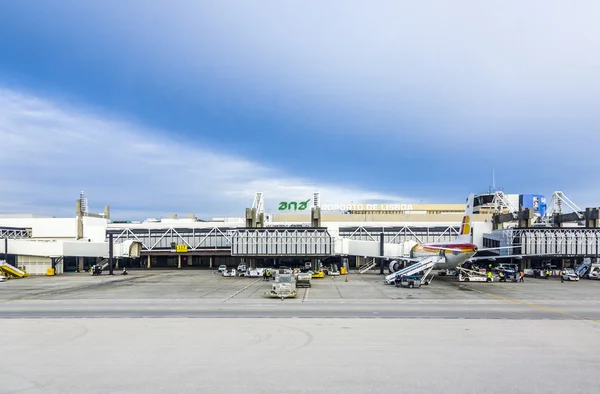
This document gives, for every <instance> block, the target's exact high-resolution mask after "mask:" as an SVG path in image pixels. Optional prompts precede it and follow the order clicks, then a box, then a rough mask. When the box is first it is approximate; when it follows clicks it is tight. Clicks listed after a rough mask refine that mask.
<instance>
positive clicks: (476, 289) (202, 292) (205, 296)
mask: <svg viewBox="0 0 600 394" xmlns="http://www.w3.org/2000/svg"><path fill="white" fill-rule="evenodd" d="M383 278H384V276H383V275H378V274H376V273H366V274H363V275H360V274H354V273H352V274H349V275H342V276H326V277H324V278H314V279H312V287H311V288H299V289H298V295H297V297H296V298H295V299H293V300H289V301H290V302H305V303H306V302H311V301H315V302H316V301H328V300H330V301H333V300H344V301H347V302H352V301H359V300H363V301H377V300H379V301H393V300H419V299H420V300H465V301H468V300H478V299H489V298H490V297H492V298H493V297H496V298H498V299H502V298H504V299H510V300H520V301H527V302H537V303H545V302H559V303H560V302H574V301H578V302H585V301H589V302H596V301H598V300H600V281H595V280H581V281H579V282H565V283H561V282H560V280H559V279H558V278H551V279H547V280H546V279H533V278H526V280H525V282H524V283H511V282H507V283H500V282H494V283H485V282H469V283H464V282H460V283H459V282H457V281H456V278H455V277H440V276H436V277H435V279H434V280H433V282H432V283H431V284H430V285H428V286H422V287H421V288H414V289H409V288H403V287H400V288H397V287H395V286H390V285H384V284H383ZM271 284H272V281H271V282H265V281H263V279H262V278H249V277H223V276H221V275H219V274H217V273H216V272H215V271H200V270H197V271H196V270H195V271H132V272H131V273H130V275H127V276H121V275H114V276H109V275H105V274H103V275H100V276H90V275H89V274H87V273H81V274H65V275H61V276H55V277H46V276H32V277H28V278H24V279H12V280H9V281H7V282H4V283H1V284H0V302H1V301H15V300H25V299H38V300H74V299H97V300H136V299H140V300H152V299H161V300H166V299H173V300H176V299H178V300H212V301H221V302H233V301H235V300H264V299H265V296H264V293H265V292H267V291H268V290H269V289H270V288H271Z"/></svg>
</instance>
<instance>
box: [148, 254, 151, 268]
mask: <svg viewBox="0 0 600 394" xmlns="http://www.w3.org/2000/svg"><path fill="white" fill-rule="evenodd" d="M151 267H152V264H151V263H150V255H148V266H147V268H148V269H150V268H151Z"/></svg>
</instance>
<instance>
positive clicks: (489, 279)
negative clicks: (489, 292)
mask: <svg viewBox="0 0 600 394" xmlns="http://www.w3.org/2000/svg"><path fill="white" fill-rule="evenodd" d="M491 281H492V271H488V273H487V282H491Z"/></svg>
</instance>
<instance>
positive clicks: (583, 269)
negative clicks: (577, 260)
mask: <svg viewBox="0 0 600 394" xmlns="http://www.w3.org/2000/svg"><path fill="white" fill-rule="evenodd" d="M591 266H592V259H590V258H587V259H583V261H582V262H581V264H579V265H578V266H577V268H575V273H576V274H577V276H579V277H580V278H583V276H584V275H585V274H586V273H587V272H588V270H589V269H590V267H591Z"/></svg>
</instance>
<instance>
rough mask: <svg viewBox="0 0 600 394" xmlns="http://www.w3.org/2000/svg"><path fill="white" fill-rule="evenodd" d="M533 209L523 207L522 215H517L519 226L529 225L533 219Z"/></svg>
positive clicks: (526, 226) (525, 226)
mask: <svg viewBox="0 0 600 394" xmlns="http://www.w3.org/2000/svg"><path fill="white" fill-rule="evenodd" d="M533 217H534V215H533V211H532V210H531V209H529V208H525V209H524V210H523V214H522V216H521V215H519V224H518V226H519V227H520V228H528V227H531V224H532V221H533Z"/></svg>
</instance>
